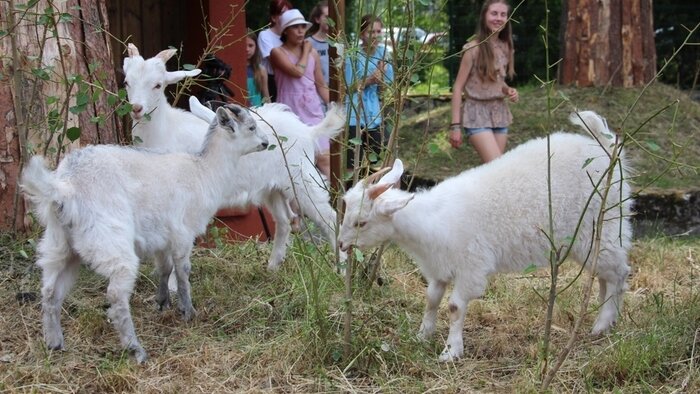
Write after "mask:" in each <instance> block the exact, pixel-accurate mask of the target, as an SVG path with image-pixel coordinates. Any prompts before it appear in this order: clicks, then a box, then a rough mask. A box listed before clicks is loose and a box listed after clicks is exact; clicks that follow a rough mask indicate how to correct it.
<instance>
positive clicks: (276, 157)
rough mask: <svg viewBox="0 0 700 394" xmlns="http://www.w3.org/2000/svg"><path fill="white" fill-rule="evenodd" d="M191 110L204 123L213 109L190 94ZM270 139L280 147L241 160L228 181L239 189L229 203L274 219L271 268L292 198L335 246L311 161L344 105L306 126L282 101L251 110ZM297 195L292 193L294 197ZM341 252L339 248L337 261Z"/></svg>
mask: <svg viewBox="0 0 700 394" xmlns="http://www.w3.org/2000/svg"><path fill="white" fill-rule="evenodd" d="M190 110H191V111H192V113H193V114H195V115H197V116H200V117H201V118H202V119H204V120H207V121H209V120H210V119H211V117H212V116H214V112H212V111H211V110H210V109H209V108H207V107H205V106H203V105H202V104H201V103H200V102H199V101H198V100H197V98H195V97H190ZM251 112H252V113H253V114H254V117H255V118H256V119H257V121H258V127H260V128H261V129H262V130H263V131H264V132H265V133H266V134H267V136H268V138H269V139H270V141H278V138H279V143H280V144H281V146H282V149H279V148H277V149H273V150H269V151H265V152H260V153H256V154H255V155H252V156H250V157H244V158H242V159H241V167H240V168H241V170H240V171H238V173H237V174H236V176H234V177H233V178H231V179H230V180H229V182H231V183H232V184H235V185H236V186H237V190H238V191H239V192H238V193H237V194H236V195H234V196H233V200H232V201H231V203H232V206H247V205H248V204H254V205H264V206H265V207H267V209H268V210H269V211H270V214H271V215H272V217H273V218H274V220H275V226H276V227H275V239H274V243H273V247H272V254H271V255H270V259H269V261H268V268H269V269H270V270H276V269H278V268H279V265H280V263H281V262H282V260H283V259H284V256H285V253H286V248H287V242H288V240H289V235H290V233H291V226H290V221H291V220H292V219H293V217H294V214H293V213H292V211H291V209H290V203H291V202H297V201H298V203H299V210H300V211H301V214H302V215H304V216H306V217H308V218H309V219H311V220H312V221H313V222H314V223H315V224H316V225H317V226H319V228H320V229H321V230H322V231H323V232H324V235H325V236H326V238H327V239H328V241H329V242H330V244H331V248H332V249H333V250H335V245H336V241H335V239H336V232H335V221H336V213H335V211H334V210H333V208H332V207H331V205H330V202H329V195H328V190H327V189H326V187H325V182H324V180H323V179H322V177H321V176H320V174H319V172H318V169H317V168H316V167H315V165H314V149H315V148H314V147H315V143H314V141H316V139H318V138H319V137H321V136H324V137H328V138H333V137H335V136H336V135H338V134H339V133H340V132H341V131H342V129H343V127H345V115H344V111H343V109H342V108H341V107H340V106H338V105H335V104H331V105H330V106H329V109H328V112H327V114H326V117H325V119H324V120H323V122H322V123H320V124H318V125H316V126H313V127H311V128H310V127H309V126H307V125H305V124H304V123H303V122H302V121H301V120H300V119H299V117H298V116H297V115H296V114H294V112H292V111H291V110H290V109H289V107H287V106H286V105H284V104H279V103H271V104H265V105H263V106H261V107H257V108H253V109H251ZM273 143H274V142H273ZM295 194H296V195H295ZM345 258H346V254H345V253H344V252H342V251H341V252H340V259H341V260H345Z"/></svg>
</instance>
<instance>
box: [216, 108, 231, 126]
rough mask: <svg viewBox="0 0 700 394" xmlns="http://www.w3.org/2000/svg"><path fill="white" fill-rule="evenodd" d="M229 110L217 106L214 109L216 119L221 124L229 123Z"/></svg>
mask: <svg viewBox="0 0 700 394" xmlns="http://www.w3.org/2000/svg"><path fill="white" fill-rule="evenodd" d="M231 116H232V114H231V111H229V110H228V109H227V108H226V107H219V108H217V109H216V121H217V122H218V123H219V124H221V125H225V124H229V123H230V122H231Z"/></svg>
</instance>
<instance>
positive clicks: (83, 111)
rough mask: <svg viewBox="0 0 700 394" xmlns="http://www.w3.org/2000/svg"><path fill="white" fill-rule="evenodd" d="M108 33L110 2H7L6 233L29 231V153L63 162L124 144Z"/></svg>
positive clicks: (0, 60) (3, 90)
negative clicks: (21, 181) (79, 150)
mask: <svg viewBox="0 0 700 394" xmlns="http://www.w3.org/2000/svg"><path fill="white" fill-rule="evenodd" d="M107 29H108V18H107V11H106V7H105V2H104V0H99V1H83V0H68V1H65V2H53V1H30V2H26V3H21V4H20V3H15V2H14V1H3V2H0V54H2V55H0V56H1V57H0V97H2V101H0V111H2V114H0V115H1V116H0V127H1V128H2V129H3V130H5V132H4V133H2V136H1V137H0V146H2V151H1V152H2V153H1V154H2V160H0V177H1V178H2V188H0V190H1V191H0V215H2V227H3V229H13V230H17V229H18V228H19V227H22V226H21V224H22V222H21V218H22V217H23V206H22V205H23V204H22V202H21V199H20V198H19V194H18V192H17V175H18V173H19V171H20V169H21V167H22V163H23V161H24V160H25V159H26V158H27V157H28V155H31V154H33V153H40V154H43V155H45V156H47V157H50V158H52V160H54V161H55V162H57V161H58V160H59V159H60V158H61V157H62V155H63V153H64V152H65V151H66V150H68V149H70V147H71V145H76V146H77V145H80V144H97V143H114V142H120V141H122V140H123V138H121V137H120V130H121V120H120V118H119V117H118V116H113V115H114V110H115V108H117V106H116V105H115V104H116V103H117V102H118V101H119V100H120V97H119V96H118V95H117V87H116V78H115V70H114V68H113V67H112V52H111V47H110V45H109V40H108V38H109V35H108V33H107ZM121 109H122V110H123V108H121ZM127 112H128V110H127Z"/></svg>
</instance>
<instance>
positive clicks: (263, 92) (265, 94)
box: [260, 67, 270, 103]
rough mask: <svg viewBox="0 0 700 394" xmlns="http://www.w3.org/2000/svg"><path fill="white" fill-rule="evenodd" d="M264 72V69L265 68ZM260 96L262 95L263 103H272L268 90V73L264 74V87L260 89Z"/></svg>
mask: <svg viewBox="0 0 700 394" xmlns="http://www.w3.org/2000/svg"><path fill="white" fill-rule="evenodd" d="M263 71H264V67H263ZM260 95H262V98H263V103H269V102H270V91H269V89H268V88H267V71H265V72H263V73H262V86H261V88H260Z"/></svg>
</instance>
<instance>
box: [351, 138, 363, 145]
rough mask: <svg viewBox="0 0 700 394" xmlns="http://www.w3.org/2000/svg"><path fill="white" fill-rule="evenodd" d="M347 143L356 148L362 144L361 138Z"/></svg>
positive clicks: (352, 139)
mask: <svg viewBox="0 0 700 394" xmlns="http://www.w3.org/2000/svg"><path fill="white" fill-rule="evenodd" d="M348 142H349V143H350V144H351V145H355V146H357V145H360V144H361V143H362V138H361V137H355V138H351V139H349V140H348Z"/></svg>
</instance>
